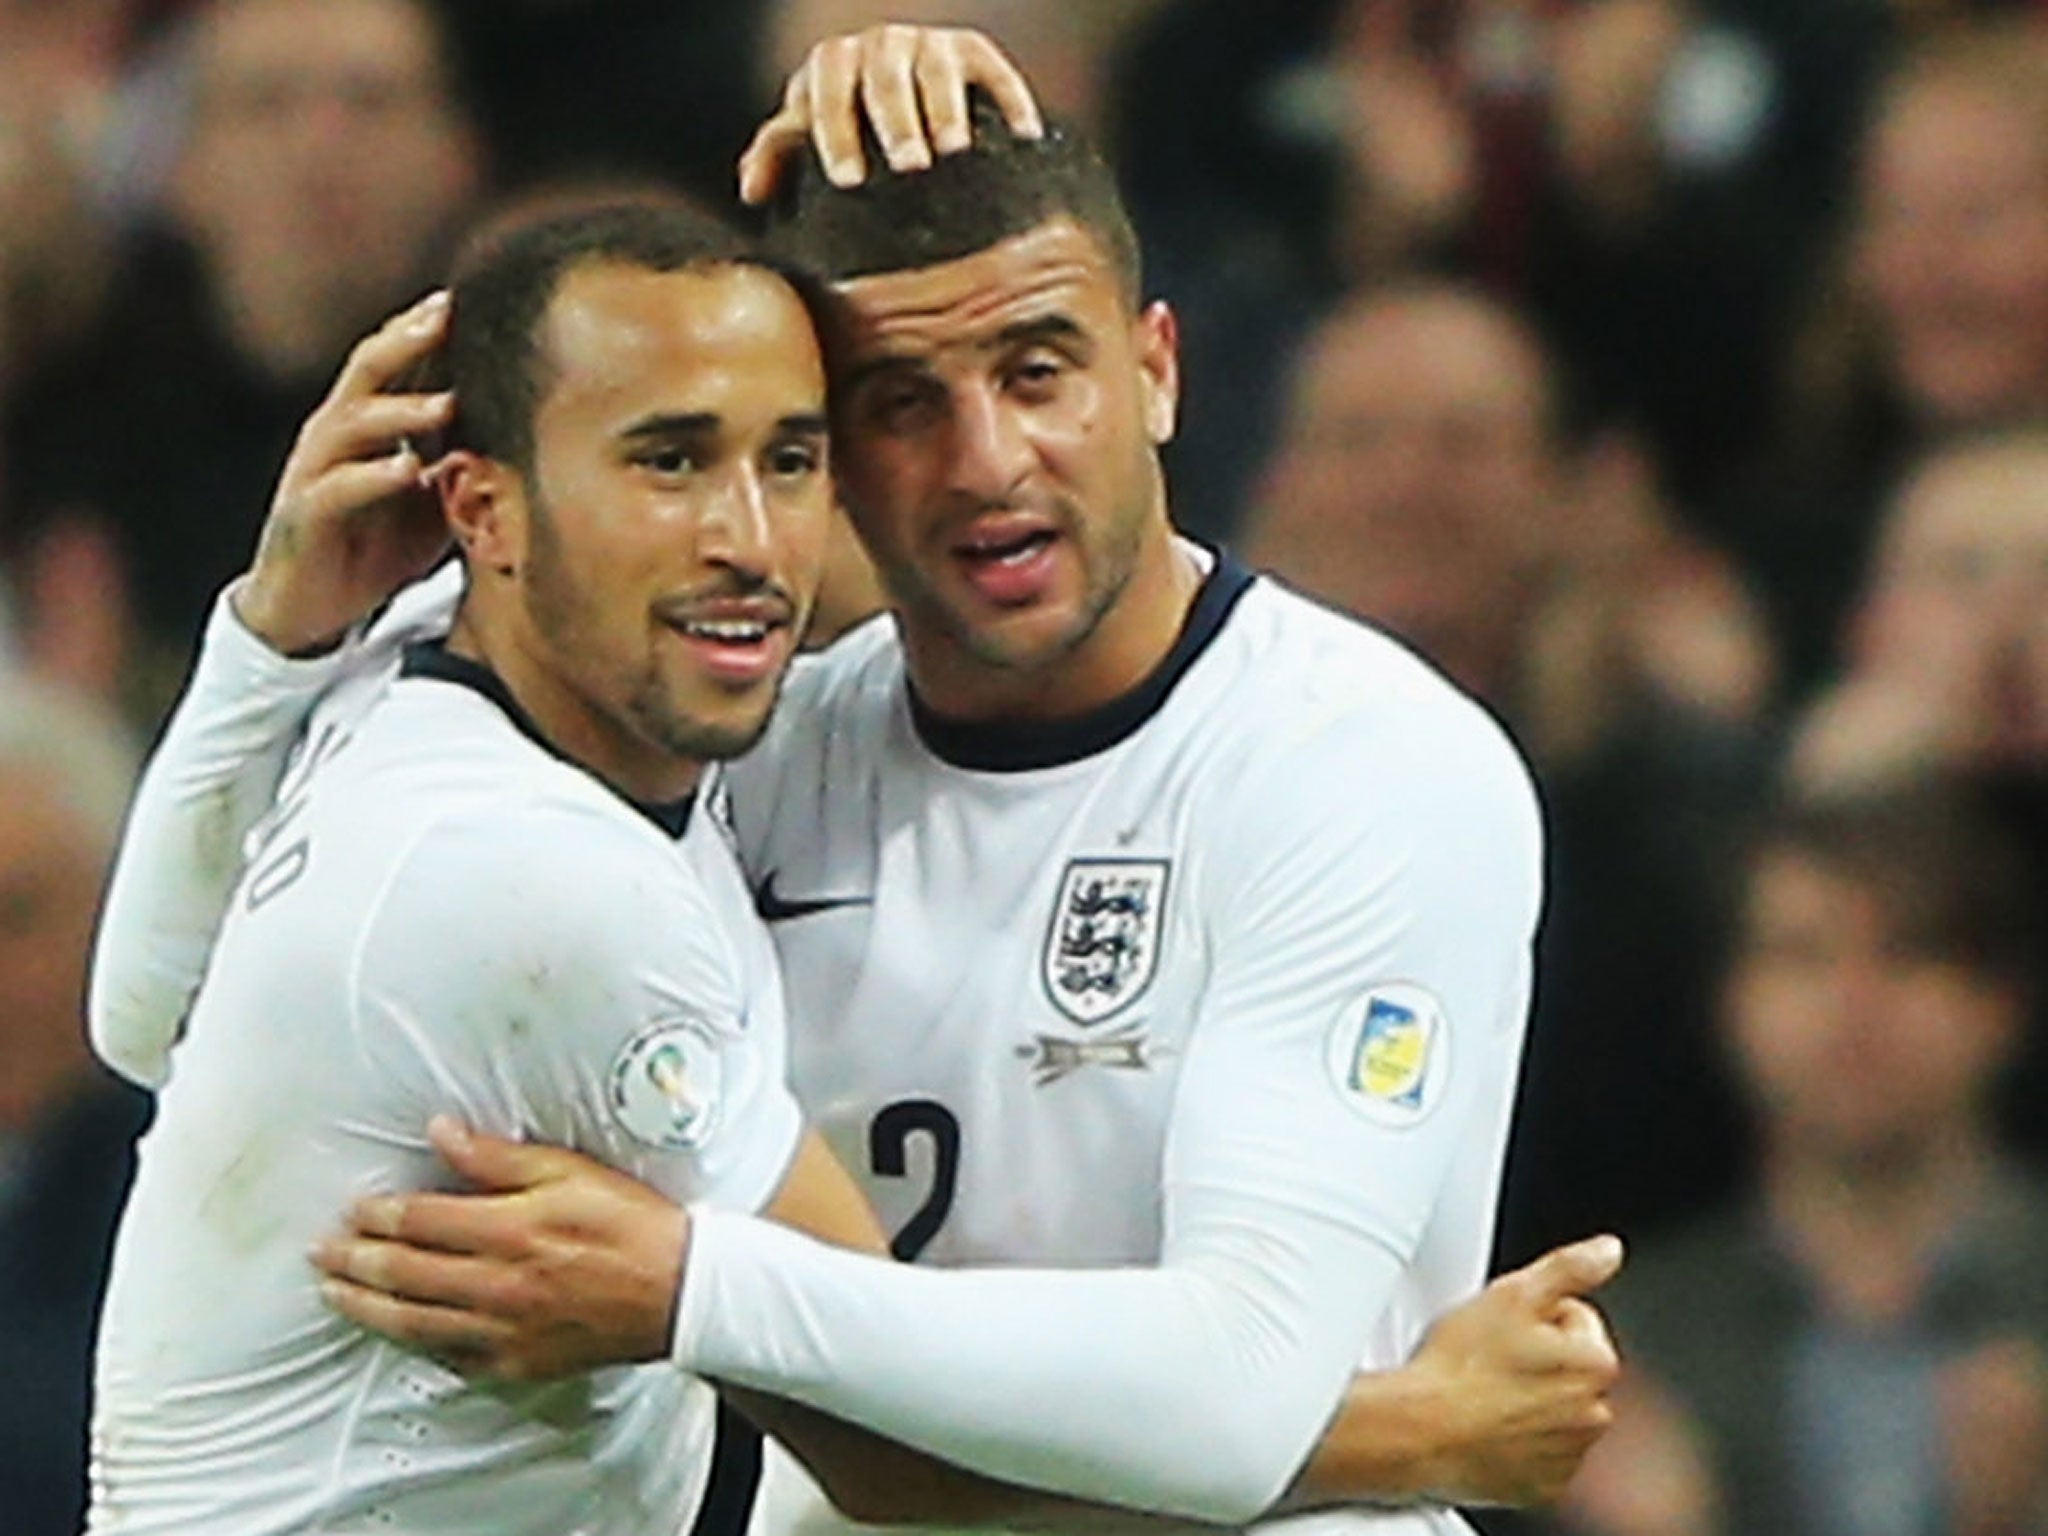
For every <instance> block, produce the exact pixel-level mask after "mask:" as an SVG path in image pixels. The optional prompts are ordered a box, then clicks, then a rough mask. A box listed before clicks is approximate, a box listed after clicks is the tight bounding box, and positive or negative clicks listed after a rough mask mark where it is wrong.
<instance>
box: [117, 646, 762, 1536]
mask: <svg viewBox="0 0 2048 1536" xmlns="http://www.w3.org/2000/svg"><path fill="white" fill-rule="evenodd" d="M305 743H306V744H305V746H304V747H303V749H302V751H301V753H300V756H299V758H298V760H297V762H296V764H295V766H294V767H293V768H292V769H291V771H290V772H288V773H287V774H286V776H285V779H284V781H283V784H282V787H281V788H280V790H279V792H278V796H277V800H276V804H275V806H274V807H273V809H272V811H271V812H270V814H269V816H268V817H267V818H266V820H265V821H264V822H263V824H261V825H260V826H258V827H257V829H256V831H255V832H254V834H253V835H252V837H251V839H250V846H249V850H248V860H247V865H246V869H245V871H244V874H243V876H242V879H241V881H240V884H239V885H238V886H237V887H236V889H235V891H234V895H233V898H232V901H231V904H230V907H229V912H228V916H227V919H226V922H225V925H224V927H223V929H222V932H221V934H220V938H219V940H218V943H217V945H216V947H215V950H214V953H213V956H212V960H211V963H210V967H209V969H208V972H207V976H206V980H205V982H204V984H203V985H202V987H201V989H200V992H199V996H198V999H197V1002H196V1005H195V1007H194V1009H193V1012H192V1015H191V1020H190V1027H189V1029H188V1031H187V1032H186V1034H185V1037H184V1039H183V1040H182V1042H181V1043H180V1044H179V1045H178V1046H177V1047H176V1049H175V1051H174V1052H173V1055H172V1059H171V1063H170V1067H171V1069H170V1071H169V1074H168V1076H169V1081H168V1084H167V1086H166V1087H165V1089H164V1092H163V1094H162V1097H161V1101H160V1105H159V1111H158V1116H157V1119H156V1122H155V1124H154V1126H153V1127H152V1128H151V1130H150V1131H149V1133H148V1134H147V1136H146V1137H145V1139H144V1141H143V1143H142V1148H141V1165H140V1172H139V1175H138V1178H137V1181H136V1185H135V1189H134V1192H133V1194H132V1196H131V1199H130V1203H129V1207H128V1211H127V1214H126V1216H125V1218H124V1220H123V1223H122V1227H121V1231H120V1236H119V1239H118V1243H117V1247H116V1252H115V1258H114V1267H113V1276H112V1281H111V1288H110V1291H109V1295H108V1299H107V1304H106V1311H105V1315H104V1319H103V1322H102V1328H101V1336H100V1348H99V1358H98V1380H97V1398H98V1400H97V1405H96V1412H95V1419H94V1425H93V1447H94V1468H93V1474H94V1490H93V1506H92V1515H91V1525H90V1529H91V1530H92V1531H94V1532H107V1533H110V1536H111V1533H113V1532H115V1531H120V1532H151V1531H173V1530H175V1531H180V1532H185V1531H195V1530H205V1531H219V1532H233V1533H238V1536H244V1533H246V1536H263V1533H270V1532H286V1531H303V1530H320V1531H323V1532H333V1533H342V1532H366V1531H409V1532H425V1531H433V1532H436V1533H474V1536H518V1533H526V1532H530V1533H532V1536H570V1533H575V1536H647V1533H650V1532H651V1533H657V1536H667V1533H670V1532H674V1531H676V1530H678V1529H680V1528H681V1527H682V1526H683V1525H684V1524H685V1523H686V1522H687V1520H688V1517H689V1515H690V1513H691V1511H692V1509H693V1508H694V1503H695V1500H696V1498H697V1496H698V1494H699V1492H700V1488H701V1483H702V1480H703V1476H704V1468H705V1451H706V1448H707V1446H708V1442H709V1437H710V1409H711V1401H712V1399H711V1394H710V1393H709V1391H708V1389H706V1388H705V1387H704V1386H703V1385H702V1384H701V1383H698V1382H694V1381H691V1380H689V1379H688V1378H686V1377H684V1376H683V1375H681V1374H680V1373H678V1372H676V1371H675V1370H673V1369H670V1368H668V1367H665V1366H660V1365H656V1366H651V1367H643V1368H639V1369H633V1370H617V1371H606V1372H600V1373H597V1374H594V1375H591V1376H585V1377H579V1378H575V1379H572V1380H568V1381H564V1382H561V1383H558V1384H555V1385H551V1386H545V1387H509V1386H490V1385H469V1384H466V1383H465V1382H464V1381H463V1380H462V1378H460V1377H459V1376H457V1375H455V1374H454V1373H453V1372H450V1371H448V1370H445V1369H442V1368H441V1367H439V1366H437V1365H435V1364H433V1363H431V1362H428V1361H426V1360H424V1359H421V1358H418V1357H416V1356H413V1355H411V1354H408V1353H407V1352H405V1351H403V1350H401V1349H399V1348H397V1347H395V1346H393V1345H391V1344H388V1343H385V1342H382V1341H380V1340H377V1339H374V1338H372V1337H371V1336H369V1335H367V1334H365V1333H363V1332H361V1331H359V1330H358V1329H356V1328H354V1327H353V1326H351V1325H349V1324H347V1323H345V1322H343V1321H342V1320H341V1319H340V1318H338V1317H337V1316H335V1315H334V1314H333V1313H332V1312H331V1311H329V1310H328V1309H327V1308H326V1307H325V1306H324V1305H323V1304H322V1303H321V1300H320V1297H319V1294H318V1291H317V1289H316V1283H315V1282H316V1276H315V1274H314V1272H313V1270H312V1269H311V1267H310V1265H309V1263H308V1260H307V1251H308V1249H309V1247H310V1246H311V1244H312V1243H313V1242H314V1241H315V1240H316V1239H317V1238H318V1237H320V1236H321V1235H322V1234H323V1233H325V1232H327V1231H329V1230H330V1229H331V1228H332V1227H333V1226H334V1224H335V1222H336V1221H337V1219H338V1218H339V1216H340V1214H341V1213H342V1212H343V1211H344V1210H345V1209H346V1207H347V1205H348V1204H349V1202H350V1201H351V1200H352V1199H354V1198H355V1197H357V1196H359V1195H361V1194H364V1193H368V1192H371V1191H377V1190H394V1189H413V1188H419V1187H422V1186H426V1185H433V1184H436V1183H438V1182H441V1181H444V1180H445V1179H446V1178H447V1174H446V1171H445V1169H443V1168H441V1167H440V1166H439V1165H438V1160H437V1159H436V1157H435V1156H434V1155H433V1153H432V1151H431V1149H430V1148H429V1147H428V1146H427V1145H426V1142H425V1138H424V1129H425V1126H426V1123H427V1120H428V1119H429V1117H430V1116H432V1115H433V1114H435V1113H438V1112H449V1113H453V1114H456V1115H459V1116H461V1117H462V1118H464V1119H465V1120H467V1121H469V1122H471V1123H472V1124H475V1125H477V1126H480V1127H483V1128H486V1129H488V1130H491V1131H494V1132H496V1133H498V1134H501V1135H514V1136H523V1137H529V1138H534V1139H541V1140H546V1141H551V1142H558V1143H561V1144H564V1145H568V1146H572V1147H576V1148H578V1149H580V1150H583V1151H586V1152H588V1153H591V1154H592V1155H594V1156H596V1157H599V1158H602V1159H603V1160H604V1161H606V1162H608V1163H611V1164H613V1165H614V1166H617V1167H620V1168H623V1169H625V1170H627V1171H629V1172H631V1173H633V1174H635V1175H637V1176H639V1177H641V1178H643V1179H646V1180H648V1181H650V1182H652V1183H653V1184H655V1185H657V1186H658V1187H660V1188H661V1189H663V1190H664V1191H666V1192H667V1193H668V1194H670V1195H671V1196H673V1197H674V1198H676V1199H678V1200H698V1199H705V1200H711V1201H716V1202H722V1203H724V1204H727V1205H730V1206H733V1207H736V1208H739V1209H744V1210H752V1209H755V1208H757V1207H758V1206H760V1205H762V1204H763V1203H765V1202H766V1201H767V1199H768V1198H769V1197H770V1196H771V1195H772V1194H773V1193H774V1191H775V1189H776V1188H777V1186H778V1184H779V1183H780V1181H781V1178H782V1176H783V1174H784V1172H785V1170H786V1168H787V1165H788V1162H789V1159H790V1157H791V1156H792V1154H793V1151H794V1147H795V1142H796V1138H797V1136H798V1133H799V1117H798V1114H797V1111H796V1108H795V1105H794V1103H793V1102H792V1101H791V1100H790V1098H789V1097H788V1093H787V1089H786V1087H785V1084H784V1077H785V1067H786V1057H785V1049H786V1043H785V1035H784V1019H783V1011H782V994H781V991H780V988H779V983H778V981H777V977H776V970H775V965H774V958H773V954H772V951H771V949H770V946H769V942H768V939H767V937H766V935H765V933H764V932H763V931H762V930H761V928H760V926H759V925H758V923H757V922H756V921H755V919H754V918H753V917H752V915H751V913H750V912H748V911H747V910H746V906H747V892H746V888H745V886H744V884H743V882H742V880H741V877H740V874H739V871H738V868H737V866H736V864H735V862H734V860H733V857H732V851H731V848H730V846H729V843H728V841H727V838H726V834H725V832H724V830H723V829H722V828H720V827H719V826H718V825H717V824H716V823H715V822H714V821H713V820H712V819H711V818H709V817H706V816H703V815H701V814H700V815H696V816H694V817H689V818H688V824H687V827H686V828H684V829H682V830H681V832H680V837H679V838H678V836H677V831H678V828H677V825H676V823H677V822H678V821H679V820H680V819H681V818H682V817H683V816H686V815H687V809H686V808H669V810H668V812H667V813H664V812H663V811H662V810H661V809H660V808H646V807H635V806H632V805H630V804H629V803H628V802H626V801H625V800H623V799H622V798H620V797H619V796H618V795H616V794H614V793H613V792H612V791H611V790H610V789H608V788H606V787H605V786H604V785H602V784H601V783H600V782H599V781H597V780H596V779H595V778H593V777H592V776H590V775H589V774H587V773H586V772H584V771H583V770H581V769H579V768H577V767H576V766H574V765H572V764H570V763H568V762H566V761H565V760H563V759H560V758H558V757H556V756H554V755H553V754H552V753H551V752H550V751H548V750H547V749H545V748H544V747H543V746H542V745H540V744H539V743H538V741H537V740H536V739H534V738H532V737H531V736H530V735H528V734H527V733H526V731H525V729H524V727H523V724H522V719H521V717H519V716H518V715H517V712H516V706H512V705H511V704H510V701H509V699H508V698H506V697H505V696H504V694H503V691H502V689H500V688H497V687H496V686H495V684H494V680H493V679H491V678H490V676H489V674H487V673H484V672H482V670H481V669H480V668H475V667H471V666H469V665H468V664H466V663H461V662H459V661H458V660H456V659H455V658H452V657H449V656H448V655H447V654H446V653H445V652H441V651H437V650H432V649H424V648H423V649H421V650H419V651H416V652H414V653H412V654H411V655H410V656H409V657H408V663H407V670H406V675H404V676H402V677H401V678H400V679H399V680H398V681H396V682H395V683H392V684H391V685H390V686H389V688H388V690H387V689H385V688H384V687H383V685H382V682H381V680H379V682H378V683H377V685H376V686H375V687H374V688H365V689H357V690H354V691H351V690H347V689H344V690H342V692H341V693H340V694H338V695H337V696H335V697H334V698H332V699H330V701H329V703H328V704H327V705H325V706H323V708H322V710H321V712H320V713H318V714H316V715H315V717H314V719H313V722H312V725H311V727H310V729H309V731H308V734H307V736H306V738H305ZM664 819H666V820H667V822H668V824H667V825H663V824H661V823H662V821H663V820H664Z"/></svg>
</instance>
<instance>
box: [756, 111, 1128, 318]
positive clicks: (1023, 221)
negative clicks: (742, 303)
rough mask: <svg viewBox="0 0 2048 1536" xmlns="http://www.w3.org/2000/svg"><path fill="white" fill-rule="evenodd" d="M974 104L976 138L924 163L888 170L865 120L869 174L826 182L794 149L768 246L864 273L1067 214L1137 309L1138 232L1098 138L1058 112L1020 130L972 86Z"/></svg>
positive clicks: (958, 252) (839, 272)
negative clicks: (1035, 129)
mask: <svg viewBox="0 0 2048 1536" xmlns="http://www.w3.org/2000/svg"><path fill="white" fill-rule="evenodd" d="M970 110H971V112H972V115H973V120H974V139H973V143H972V145H971V146H970V147H969V148H967V149H965V150H963V151H961V152H960V153H958V154H951V155H941V156H939V157H938V159H937V160H936V161H935V162H934V164H933V165H932V167H931V168H930V169H929V170H922V171H893V170H891V169H890V168H889V165H888V162H887V161H886V160H885V159H884V158H883V156H882V151H881V146H880V145H879V144H877V143H876V141H875V138H874V134H873V132H872V131H871V130H870V129H868V128H867V126H866V125H865V124H863V125H862V139H863V147H864V149H865V152H866V154H867V160H868V167H869V170H868V178H867V180H866V181H864V182H863V183H861V185H859V186H857V187H835V186H834V185H832V183H831V182H830V181H829V180H827V179H826V176H825V173H824V170H823V169H822V167H821V166H820V165H819V163H818V159H817V152H816V150H815V149H812V150H810V151H809V152H807V153H802V154H799V155H798V156H797V157H796V163H795V164H794V165H793V166H791V167H790V169H789V172H788V173H787V174H785V175H784V177H783V180H782V186H781V189H780V191H779V193H778V195H777V197H776V198H775V200H774V202H773V203H772V204H771V206H770V208H769V211H768V244H769V247H770V249H772V250H774V251H776V252H778V253H780V254H782V255H784V256H786V257H788V258H790V259H791V260H793V261H796V262H799V263H801V264H802V265H803V266H805V267H808V268H810V269H812V270H813V271H816V272H818V273H821V274H822V275H823V276H825V277H827V278H831V279H844V278H853V277H865V276H868V275H869V274H871V273H876V272H903V271H909V270H912V269H914V268H917V267H930V266H937V265H938V264H939V263H941V262H947V261H957V260H959V259H960V258H961V257H963V256H972V255H974V254H975V253H976V252H979V251H985V250H987V249H988V248H989V247H990V246H994V245H1000V244H1001V243H1002V242H1003V241H1005V240H1010V239H1014V238H1015V237H1016V236H1018V235H1022V234H1027V233H1029V232H1030V231H1031V230H1034V229H1036V228H1038V227H1039V226H1040V225H1041V224H1045V223H1049V222H1050V221H1052V220H1053V219H1057V218H1059V217H1061V216H1062V215H1064V216H1066V217H1068V218H1071V219H1072V220H1073V221H1074V222H1075V223H1076V224H1078V225H1080V226H1081V228H1082V229H1083V230H1085V231H1087V233H1088V234H1089V235H1090V236H1091V237H1092V238H1093V239H1094V241H1095V242H1096V244H1097V245H1099V246H1100V247H1101V248H1102V253H1103V255H1104V256H1106V257H1108V259H1109V262H1110V266H1111V267H1112V269H1113V270H1114V271H1115V272H1116V275H1117V279H1118V282H1119V284H1120V286H1121V287H1122V288H1123V290H1124V297H1125V299H1126V301H1127V302H1128V303H1130V304H1131V305H1132V307H1133V308H1135V307H1136V306H1137V304H1138V302H1139V300H1140V299H1141V298H1142V297H1143V294H1144V270H1143V265H1142V261H1141V258H1140V256H1139V252H1138V236H1137V233H1136V231H1135V230H1134V229H1133V228H1132V227H1131V218H1130V214H1129V213H1128V212H1127V211H1126V210H1125V208H1124V202H1123V196H1122V194H1121V193H1120V192H1119V191H1118V190H1117V184H1116V176H1115V173H1114V172H1112V171H1111V170H1110V168H1109V165H1108V163H1107V162H1106V161H1104V159H1103V158H1102V156H1101V155H1100V154H1099V153H1097V151H1096V149H1095V147H1094V146H1093V145H1092V144H1090V143H1089V142H1088V140H1087V138H1086V137H1085V136H1084V135H1082V134H1081V133H1080V132H1079V131H1078V130H1076V129H1075V128H1073V127H1071V126H1069V125H1067V124H1064V123H1059V122H1051V123H1048V124H1047V126H1046V134H1045V137H1044V138H1042V139H1028V138H1020V137H1019V136H1017V135H1016V134H1014V133H1012V132H1011V131H1010V127H1009V125H1008V123H1006V122H1005V121H1004V119H1003V115H1002V113H1001V111H1000V110H999V109H998V108H997V106H996V104H995V102H994V100H993V99H992V98H991V97H989V96H988V95H987V94H986V93H984V92H982V91H979V90H977V91H975V92H974V93H973V94H972V96H971V98H970Z"/></svg>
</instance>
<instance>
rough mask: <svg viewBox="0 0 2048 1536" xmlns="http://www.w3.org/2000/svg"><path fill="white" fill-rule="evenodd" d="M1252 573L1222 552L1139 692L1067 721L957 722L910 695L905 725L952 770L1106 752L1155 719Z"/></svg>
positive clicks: (1049, 762)
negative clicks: (1172, 640)
mask: <svg viewBox="0 0 2048 1536" xmlns="http://www.w3.org/2000/svg"><path fill="white" fill-rule="evenodd" d="M1252 579H1253V572H1252V571H1251V570H1250V568H1248V567H1247V566H1245V565H1244V564H1243V563H1242V562H1240V561H1239V560H1238V559H1237V557H1236V556H1234V555H1232V554H1230V553H1229V552H1228V551H1226V550H1218V551H1216V563H1215V565H1214V566H1213V567H1211V569H1210V571H1209V574H1208V575H1207V576H1205V577H1203V578H1202V585H1201V588H1200V590H1198V591H1197V592H1196V593H1195V601H1194V603H1193V605H1192V606H1191V607H1190V608H1189V609H1188V616H1187V622H1186V623H1184V624H1183V625H1182V626H1181V631H1180V636H1179V638H1177V639H1176V640H1175V641H1174V642H1173V649H1172V650H1170V651H1168V652H1167V653H1166V655H1165V657H1164V658H1163V659H1162V660H1161V661H1160V663H1159V665H1158V666H1156V667H1154V668H1153V669H1152V674H1151V676H1149V677H1147V678H1146V679H1145V680H1144V681H1143V682H1142V683H1140V684H1138V686H1137V687H1135V688H1133V689H1132V690H1131V691H1130V692H1129V693H1126V694H1124V695H1123V696H1122V697H1120V698H1115V699H1111V700H1110V701H1109V702H1108V703H1107V704H1104V705H1101V706H1100V707H1098V708H1096V709H1092V710H1090V711H1088V713H1087V714H1085V715H1076V716H1074V717H1073V718H1071V719H1066V720H1029V721H1025V720H956V719H952V718H949V717H947V716H945V715H940V714H937V713H935V712H934V711H933V710H932V709H931V707H930V706H929V705H927V704H926V703H925V702H924V701H923V700H922V699H920V698H919V697H918V696H917V690H916V689H915V688H912V689H910V690H909V693H910V719H911V723H912V724H913V725H914V726H915V727H916V729H917V735H918V739H919V740H920V741H922V742H923V743H924V744H925V746H926V747H927V748H928V749H930V751H931V753H932V754H933V756H935V757H937V758H939V759H940V760H941V761H942V762H947V763H951V764H952V765H953V766H954V767H955V768H971V769H975V770H978V771H981V772H986V773H1021V772H1024V771H1026V770H1028V769H1033V768H1056V767H1058V766H1059V765H1060V764H1062V763H1074V762H1079V761H1080V760H1081V759H1082V758H1084V757H1093V756H1094V755H1095V754H1096V753H1098V752H1104V751H1107V750H1108V749H1109V748H1111V747H1113V746H1115V745H1116V744H1117V743H1118V742H1120V741H1122V740H1124V739H1125V738H1126V737H1128V736H1130V735H1131V734H1132V733H1133V732H1135V731H1136V730H1137V729H1138V727H1140V726H1141V725H1143V724H1144V723H1145V722H1146V721H1147V720H1150V719H1151V718H1152V717H1153V716H1154V715H1156V714H1157V713H1159V711H1160V709H1161V707H1162V706H1164V705H1165V703H1166V700H1167V698H1168V697H1169V696H1170V695H1171V694H1172V692H1173V690H1174V688H1175V687H1176V686H1178V684H1179V683H1180V680H1181V679H1182V678H1183V677H1185V676H1187V673H1188V669H1189V668H1191V667H1192V666H1194V664H1195V663H1196V662H1197V661H1199V660H1200V659H1201V657H1202V653H1203V652H1204V651H1206V650H1208V648H1209V644H1210V642H1211V641H1213V640H1214V639H1215V638H1216V636H1217V635H1218V634H1220V633H1222V630H1223V626H1224V623H1225V622H1226V621H1227V620H1228V619H1229V618H1230V615H1231V612H1232V610H1234V609H1235V608H1236V607H1237V603H1238V599H1239V598H1241V597H1243V596H1244V595H1245V593H1246V591H1248V590H1249V589H1250V587H1251V584H1252Z"/></svg>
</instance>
